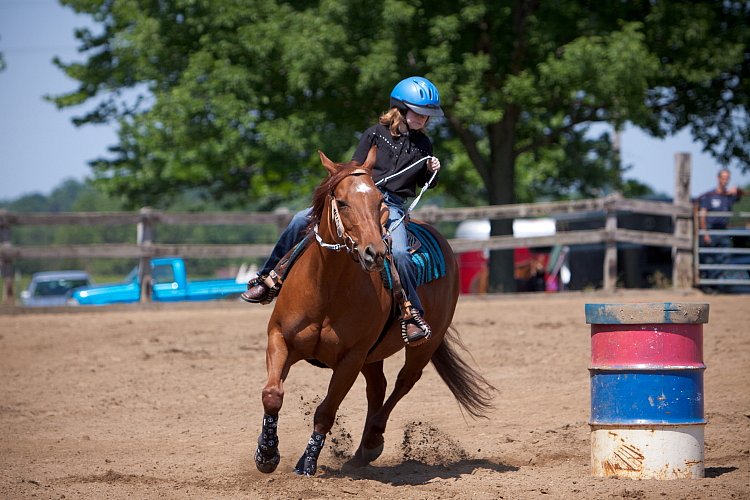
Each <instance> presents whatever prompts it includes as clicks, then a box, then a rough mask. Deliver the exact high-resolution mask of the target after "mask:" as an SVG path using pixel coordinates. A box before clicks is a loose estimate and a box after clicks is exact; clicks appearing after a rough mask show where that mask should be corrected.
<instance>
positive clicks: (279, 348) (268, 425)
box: [255, 332, 289, 474]
mask: <svg viewBox="0 0 750 500" xmlns="http://www.w3.org/2000/svg"><path fill="white" fill-rule="evenodd" d="M288 359H289V352H288V349H287V346H286V343H285V342H284V338H283V337H282V336H281V333H278V332H274V333H270V334H269V336H268V347H267V348H266V368H267V370H268V381H267V382H266V386H265V387H264V388H263V395H262V399H263V427H262V430H261V433H260V436H258V447H257V448H256V450H255V466H256V467H257V468H258V470H259V471H261V472H264V473H266V474H268V473H271V472H273V471H275V470H276V467H278V465H279V461H280V460H281V454H280V453H279V438H278V434H277V425H278V421H279V411H280V410H281V405H282V403H283V402H284V385H283V380H284V379H285V378H286V376H287V374H288V373H289V365H288Z"/></svg>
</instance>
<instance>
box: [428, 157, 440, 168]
mask: <svg viewBox="0 0 750 500" xmlns="http://www.w3.org/2000/svg"><path fill="white" fill-rule="evenodd" d="M427 170H429V171H430V172H439V171H440V160H438V159H437V158H435V157H432V158H430V159H429V160H428V161H427Z"/></svg>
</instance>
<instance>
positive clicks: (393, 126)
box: [380, 108, 409, 137]
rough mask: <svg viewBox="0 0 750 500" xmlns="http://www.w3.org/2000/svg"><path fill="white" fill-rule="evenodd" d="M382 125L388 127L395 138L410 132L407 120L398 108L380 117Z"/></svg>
mask: <svg viewBox="0 0 750 500" xmlns="http://www.w3.org/2000/svg"><path fill="white" fill-rule="evenodd" d="M380 124H381V125H384V126H386V127H388V129H389V130H390V131H391V135H392V136H393V137H398V136H400V135H402V134H405V133H407V132H408V130H409V129H408V127H407V126H406V119H405V118H404V115H402V114H401V111H399V109H398V108H391V109H389V110H388V111H386V112H385V113H383V114H382V115H380Z"/></svg>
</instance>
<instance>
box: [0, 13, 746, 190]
mask: <svg viewBox="0 0 750 500" xmlns="http://www.w3.org/2000/svg"><path fill="white" fill-rule="evenodd" d="M90 23H91V22H90V18H89V17H88V16H79V15H77V14H75V13H74V12H73V11H72V10H71V9H69V8H67V7H63V6H61V5H60V4H59V3H58V2H57V1H56V0H0V52H2V53H3V56H4V58H5V62H6V69H5V70H4V71H2V72H0V200H6V201H7V200H12V199H15V198H17V197H19V196H22V195H26V194H32V193H41V194H45V195H47V194H49V193H50V192H51V191H52V190H53V189H54V188H55V187H57V186H59V185H60V183H61V182H63V181H64V180H66V179H76V180H83V179H84V178H86V177H89V176H91V170H90V167H89V166H88V162H89V161H90V160H93V159H95V158H98V157H101V156H107V155H108V154H107V147H108V146H111V145H114V144H115V143H116V141H117V135H116V130H115V128H114V127H113V126H108V125H85V126H83V127H76V126H75V125H73V124H72V122H71V118H72V117H74V116H79V115H82V114H83V113H84V112H85V111H87V110H88V109H90V108H91V104H88V105H87V104H84V105H82V106H81V107H77V108H68V109H65V110H58V109H57V108H56V107H55V105H54V104H52V103H50V102H47V101H45V100H44V99H43V96H44V95H58V94H62V93H66V92H70V91H72V90H75V89H76V88H77V84H76V81H75V80H72V79H70V78H68V77H67V76H65V75H64V74H63V72H62V71H60V70H59V69H58V68H57V67H55V66H54V65H53V64H52V58H53V57H55V56H59V57H60V58H61V59H62V60H63V61H65V62H74V61H83V57H82V56H80V55H79V54H78V51H77V48H76V47H77V43H76V39H75V37H74V34H73V33H74V30H75V29H76V28H78V27H83V26H87V25H89V26H90V25H91V24H90ZM600 130H601V129H600ZM621 143H622V157H623V162H624V163H625V164H626V165H632V168H631V169H630V170H628V171H627V172H626V174H625V178H626V179H631V178H632V179H637V180H639V181H641V182H643V183H645V184H648V185H649V186H651V187H652V188H653V189H654V190H656V191H657V192H660V193H665V194H667V195H670V196H671V195H672V194H673V191H674V156H675V153H678V152H686V153H690V154H691V156H692V167H693V168H692V180H691V189H690V191H691V194H692V195H693V196H697V195H698V194H700V193H702V192H705V191H707V190H709V189H711V188H712V187H714V186H715V185H716V174H717V172H718V170H719V168H720V165H719V164H718V163H717V162H716V161H715V160H714V159H713V158H711V157H710V156H709V155H706V154H704V153H702V152H701V147H700V145H699V144H698V143H694V142H693V141H692V140H691V137H690V134H689V132H687V131H683V132H681V133H679V134H677V135H676V136H674V137H671V138H669V139H666V140H656V139H653V138H650V137H648V135H646V134H644V133H643V132H640V131H639V130H638V129H636V128H634V127H627V128H626V129H625V131H624V132H623V134H622V139H621ZM445 167H446V168H450V165H446V166H445ZM731 173H732V181H731V185H741V186H745V185H748V184H750V173H748V174H744V175H743V174H741V173H740V171H739V170H737V169H733V170H731Z"/></svg>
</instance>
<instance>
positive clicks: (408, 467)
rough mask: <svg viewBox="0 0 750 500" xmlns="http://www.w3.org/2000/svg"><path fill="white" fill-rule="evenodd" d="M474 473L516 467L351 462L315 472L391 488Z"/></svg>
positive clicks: (470, 462) (474, 461)
mask: <svg viewBox="0 0 750 500" xmlns="http://www.w3.org/2000/svg"><path fill="white" fill-rule="evenodd" d="M478 469H488V470H491V471H493V472H515V471H517V470H518V467H514V466H512V465H506V464H503V463H499V462H494V461H492V460H487V459H463V460H458V461H456V462H452V463H449V464H444V465H434V464H428V463H425V462H421V461H418V460H411V459H410V460H405V461H403V462H401V463H399V464H395V465H387V466H382V467H379V466H376V465H373V464H369V465H365V466H358V465H355V464H354V463H353V461H351V460H350V461H348V462H345V463H344V464H343V465H342V466H341V467H340V468H338V469H333V468H331V467H326V466H322V467H321V470H320V471H319V472H318V475H319V477H321V478H349V479H369V480H372V481H379V482H381V483H384V484H389V485H392V486H418V485H422V484H427V483H429V482H430V481H432V480H434V479H458V478H460V477H461V476H464V475H467V474H472V473H473V472H474V471H476V470H478Z"/></svg>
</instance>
